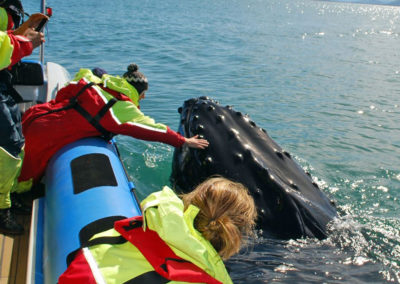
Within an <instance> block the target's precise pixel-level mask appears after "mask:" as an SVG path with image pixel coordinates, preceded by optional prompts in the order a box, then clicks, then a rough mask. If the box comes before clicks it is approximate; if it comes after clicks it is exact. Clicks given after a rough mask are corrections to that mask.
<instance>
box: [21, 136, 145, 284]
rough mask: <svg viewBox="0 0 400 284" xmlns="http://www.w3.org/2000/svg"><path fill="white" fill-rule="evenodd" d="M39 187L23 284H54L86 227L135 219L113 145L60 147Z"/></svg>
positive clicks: (87, 142)
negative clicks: (40, 192)
mask: <svg viewBox="0 0 400 284" xmlns="http://www.w3.org/2000/svg"><path fill="white" fill-rule="evenodd" d="M44 183H45V190H46V191H45V192H46V193H45V196H44V197H42V198H39V199H36V200H34V203H33V213H32V222H31V232H30V244H29V255H28V272H27V282H26V283H57V280H58V277H59V276H60V275H61V274H62V273H63V272H64V271H65V270H66V268H67V258H68V256H69V255H70V254H71V253H73V252H74V251H76V250H77V249H79V248H80V246H81V242H80V239H81V238H82V235H83V234H84V232H85V229H87V228H89V227H90V225H93V224H96V222H98V221H104V220H109V221H110V222H113V221H114V220H116V219H118V218H119V219H120V218H121V217H133V216H138V215H141V210H140V207H139V202H138V200H137V198H136V195H135V192H134V190H135V186H134V184H133V183H132V182H131V181H129V179H128V176H127V174H126V172H125V169H124V167H123V164H122V162H121V160H120V157H119V152H118V148H117V146H116V142H115V141H114V140H111V141H106V140H104V139H102V138H87V139H83V140H79V141H77V142H74V143H71V144H69V145H67V146H65V147H64V148H62V149H61V150H60V151H59V152H57V154H56V155H54V156H53V158H52V159H51V160H50V163H49V165H48V167H47V170H46V174H45V178H44Z"/></svg>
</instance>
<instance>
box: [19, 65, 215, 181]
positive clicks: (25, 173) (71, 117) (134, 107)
mask: <svg viewBox="0 0 400 284" xmlns="http://www.w3.org/2000/svg"><path fill="white" fill-rule="evenodd" d="M138 69H139V68H138V66H137V65H136V64H131V65H129V66H128V71H127V72H125V73H124V74H123V76H122V78H121V77H119V76H111V75H109V74H106V73H105V72H104V73H103V72H100V73H102V74H100V73H98V72H97V71H99V70H97V71H95V73H97V75H94V74H93V72H92V71H91V70H89V69H81V70H80V71H79V72H78V73H77V74H76V76H75V78H74V79H73V80H72V81H71V82H70V83H69V84H68V85H67V86H65V87H64V88H62V89H61V90H60V91H58V93H57V95H56V98H55V99H54V100H51V101H50V102H48V103H44V104H39V105H36V106H33V107H31V108H30V109H28V110H27V111H26V112H25V114H24V116H23V119H22V128H23V133H24V135H25V140H26V142H25V158H24V161H23V164H22V170H21V174H20V176H19V178H18V180H19V182H22V183H29V182H30V181H33V182H34V183H38V182H39V181H40V179H41V177H42V176H43V174H44V171H45V169H46V166H47V163H48V161H49V159H50V158H51V157H52V156H53V155H54V154H55V153H56V152H57V151H58V150H60V149H61V148H62V147H63V146H65V145H67V144H70V143H72V142H74V141H77V140H79V139H82V138H85V137H93V136H103V137H105V138H106V139H110V138H111V137H112V136H114V135H117V134H122V135H127V136H131V137H134V138H137V139H142V140H147V141H157V142H162V143H166V144H169V145H172V146H174V147H181V146H182V145H187V146H188V147H193V148H200V149H203V148H205V147H207V146H208V141H207V140H205V139H200V138H198V136H197V135H196V136H194V137H191V138H185V137H183V136H182V135H180V134H179V133H177V132H175V131H173V130H171V129H170V128H169V127H168V126H166V125H164V124H161V123H156V122H155V121H154V120H153V119H152V118H150V117H148V116H145V115H144V114H143V113H142V112H141V111H140V107H139V101H140V100H142V99H144V98H145V93H146V91H147V88H148V82H147V79H146V77H145V76H144V75H143V74H142V73H141V72H139V71H138ZM98 75H100V76H101V78H100V77H99V76H98Z"/></svg>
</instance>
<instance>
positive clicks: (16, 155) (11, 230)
mask: <svg viewBox="0 0 400 284" xmlns="http://www.w3.org/2000/svg"><path fill="white" fill-rule="evenodd" d="M22 13H23V8H22V4H21V2H20V1H19V0H6V1H4V0H3V1H2V0H0V232H2V233H6V234H21V233H23V227H22V226H21V225H20V224H18V223H17V221H16V219H15V216H14V211H16V212H17V213H18V212H22V211H23V209H25V212H26V211H27V210H26V208H24V207H22V205H21V203H20V202H19V201H17V200H15V199H14V200H11V198H10V192H11V191H14V189H15V187H14V185H15V179H16V177H17V175H18V173H19V170H20V168H21V163H22V157H23V145H24V137H23V135H22V127H21V113H20V110H19V108H18V105H17V103H18V102H20V101H21V97H20V96H19V94H18V93H17V92H16V91H15V90H14V88H13V87H12V83H11V80H12V76H11V73H10V72H9V68H11V67H12V66H13V65H14V64H16V63H17V62H18V61H20V59H21V58H23V57H25V56H28V55H30V54H31V53H32V50H33V49H34V48H36V47H38V46H40V44H41V43H42V42H43V41H44V35H43V33H39V32H36V31H35V30H34V28H35V27H36V26H37V25H38V24H39V22H40V21H41V20H42V19H43V18H47V17H46V16H45V15H43V14H34V15H32V16H31V17H30V18H29V19H28V20H27V21H26V22H25V23H24V24H22V25H21V26H20V27H18V25H19V20H20V16H21V14H22ZM15 27H17V29H15V30H13V29H14V28H15ZM20 189H23V188H22V187H21V188H20ZM11 201H13V202H11ZM11 205H13V206H12V207H11ZM17 210H19V211H17Z"/></svg>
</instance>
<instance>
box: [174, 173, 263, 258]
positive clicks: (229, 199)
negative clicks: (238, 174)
mask: <svg viewBox="0 0 400 284" xmlns="http://www.w3.org/2000/svg"><path fill="white" fill-rule="evenodd" d="M181 197H182V199H183V203H184V205H185V210H186V208H187V207H188V206H189V205H190V204H193V205H194V206H196V207H198V208H199V209H200V212H199V213H198V215H197V216H196V218H195V220H194V226H195V228H196V229H197V230H198V231H199V232H200V233H201V234H202V235H203V237H204V238H205V239H207V240H208V241H210V243H211V244H212V245H213V246H214V248H215V249H216V250H217V251H218V253H219V255H220V256H221V257H222V259H224V260H226V259H228V258H230V257H231V256H232V255H234V254H235V253H237V252H239V250H240V247H241V245H242V243H243V238H244V237H247V236H249V235H251V234H252V233H253V229H254V225H255V219H256V217H257V210H256V207H255V204H254V200H253V198H252V197H251V196H250V195H249V193H248V190H247V188H246V187H245V186H244V185H242V184H241V183H237V182H233V181H231V180H228V179H226V178H223V177H212V178H209V179H207V180H206V181H204V182H202V183H201V184H199V185H198V186H197V187H196V188H195V189H194V190H193V191H192V192H190V193H187V194H183V195H182V196H181Z"/></svg>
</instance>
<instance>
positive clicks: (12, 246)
mask: <svg viewBox="0 0 400 284" xmlns="http://www.w3.org/2000/svg"><path fill="white" fill-rule="evenodd" d="M17 219H18V221H19V223H20V224H23V225H24V229H25V232H24V234H23V235H21V236H5V235H2V234H0V284H24V283H26V272H27V260H28V248H29V229H30V224H31V216H28V215H26V216H17Z"/></svg>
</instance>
